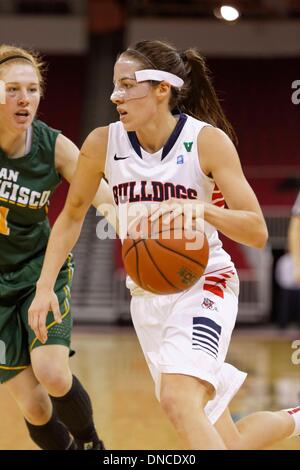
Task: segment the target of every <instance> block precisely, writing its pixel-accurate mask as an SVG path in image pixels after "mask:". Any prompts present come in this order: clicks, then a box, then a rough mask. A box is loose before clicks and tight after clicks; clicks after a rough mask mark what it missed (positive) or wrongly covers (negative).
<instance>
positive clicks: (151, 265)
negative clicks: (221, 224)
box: [122, 216, 209, 294]
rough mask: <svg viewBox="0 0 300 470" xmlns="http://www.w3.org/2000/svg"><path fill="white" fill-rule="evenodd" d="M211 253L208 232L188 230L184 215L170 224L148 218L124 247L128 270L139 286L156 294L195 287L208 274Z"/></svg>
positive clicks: (126, 241)
mask: <svg viewBox="0 0 300 470" xmlns="http://www.w3.org/2000/svg"><path fill="white" fill-rule="evenodd" d="M142 225H143V227H144V230H143V233H144V234H145V228H146V229H147V230H146V231H147V233H146V234H145V236H144V237H143V236H142V234H141V231H140V230H141V228H142ZM191 245H192V246H194V247H196V249H191ZM208 255H209V246H208V241H207V237H206V235H205V233H203V232H200V231H199V230H195V229H189V230H186V229H184V226H183V216H179V217H177V218H176V219H175V220H173V221H172V222H171V223H170V224H167V225H165V224H163V222H162V217H160V218H159V220H157V221H156V222H154V223H152V224H151V222H150V220H149V219H144V220H143V222H142V221H141V222H140V223H139V224H138V226H137V227H136V232H135V235H132V234H131V237H128V238H125V240H124V243H123V246H122V257H123V262H124V266H125V269H126V271H127V273H128V274H129V276H130V277H131V278H132V280H133V281H134V282H135V283H136V284H137V285H138V286H140V287H142V288H143V289H145V290H148V291H150V292H152V293H154V294H174V293H177V292H181V291H184V290H186V289H189V288H190V287H192V286H193V285H194V284H195V283H196V282H197V281H198V279H199V278H200V277H201V276H202V274H203V273H204V271H205V268H206V265H207V261H208Z"/></svg>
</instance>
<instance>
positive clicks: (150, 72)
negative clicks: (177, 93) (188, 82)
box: [134, 69, 184, 88]
mask: <svg viewBox="0 0 300 470" xmlns="http://www.w3.org/2000/svg"><path fill="white" fill-rule="evenodd" d="M134 74H135V78H136V81H137V82H145V81H146V80H154V81H157V82H162V81H166V82H168V83H170V85H172V86H174V87H176V88H181V87H182V85H183V84H184V81H183V80H182V79H181V78H179V77H177V75H174V74H173V73H169V72H165V71H164V70H155V69H145V70H138V71H137V72H135V73H134Z"/></svg>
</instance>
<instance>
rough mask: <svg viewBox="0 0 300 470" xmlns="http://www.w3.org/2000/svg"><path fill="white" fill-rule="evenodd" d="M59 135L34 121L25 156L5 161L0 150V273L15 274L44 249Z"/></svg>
mask: <svg viewBox="0 0 300 470" xmlns="http://www.w3.org/2000/svg"><path fill="white" fill-rule="evenodd" d="M59 132H60V131H57V130H55V129H52V128H51V127H49V126H47V124H45V123H43V122H41V121H38V120H35V121H34V122H33V124H32V143H31V150H30V151H29V153H27V155H25V156H23V157H20V158H9V157H8V156H7V155H6V154H5V153H4V152H3V150H2V149H1V148H0V272H1V271H2V272H3V271H5V272H6V271H14V270H16V269H17V267H18V266H21V265H23V264H25V263H26V262H27V261H29V260H30V259H32V258H34V257H35V256H38V255H39V254H41V253H42V252H43V250H45V248H46V245H47V242H48V238H49V233H50V226H49V221H48V217H47V213H48V206H49V197H50V196H51V194H52V193H53V191H54V189H55V188H56V186H57V185H58V183H59V182H60V179H61V178H60V176H59V174H58V173H57V171H56V169H55V142H56V139H57V136H58V134H59Z"/></svg>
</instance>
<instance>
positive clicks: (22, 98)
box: [18, 89, 29, 106]
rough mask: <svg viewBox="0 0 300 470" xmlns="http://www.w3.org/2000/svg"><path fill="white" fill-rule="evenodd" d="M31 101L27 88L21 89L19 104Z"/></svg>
mask: <svg viewBox="0 0 300 470" xmlns="http://www.w3.org/2000/svg"><path fill="white" fill-rule="evenodd" d="M28 102H29V98H28V92H27V90H25V89H24V90H20V94H19V97H18V104H20V105H21V106H22V105H26V104H28Z"/></svg>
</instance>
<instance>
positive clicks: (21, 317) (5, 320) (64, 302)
mask: <svg viewBox="0 0 300 470" xmlns="http://www.w3.org/2000/svg"><path fill="white" fill-rule="evenodd" d="M43 260H44V255H42V256H39V257H37V258H34V259H32V260H31V261H29V263H28V264H26V265H25V266H23V267H22V268H20V269H18V270H17V271H14V272H9V273H4V274H3V273H2V274H0V382H6V381H7V380H9V379H11V378H12V377H14V376H15V375H16V374H18V373H19V372H21V371H22V370H24V369H26V367H28V365H30V351H31V350H32V349H33V348H36V347H38V346H43V344H42V343H41V342H40V341H39V340H38V339H37V338H36V336H35V334H34V332H33V331H32V329H31V328H30V326H29V325H28V309H29V307H30V304H31V302H32V300H33V298H34V295H35V284H36V281H37V280H38V278H39V275H40V272H41V269H42V264H43ZM73 271H74V264H73V259H72V255H69V257H68V259H67V260H66V262H65V263H64V265H63V267H62V269H61V270H60V273H59V275H58V277H57V281H56V283H55V293H56V295H57V297H58V301H59V306H60V311H61V314H62V323H60V324H58V323H56V322H55V321H54V317H53V314H52V312H49V314H48V316H47V320H46V324H47V329H48V340H47V342H46V343H45V344H62V345H65V346H67V347H68V348H70V343H71V329H72V317H71V312H70V287H71V283H72V277H73Z"/></svg>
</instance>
